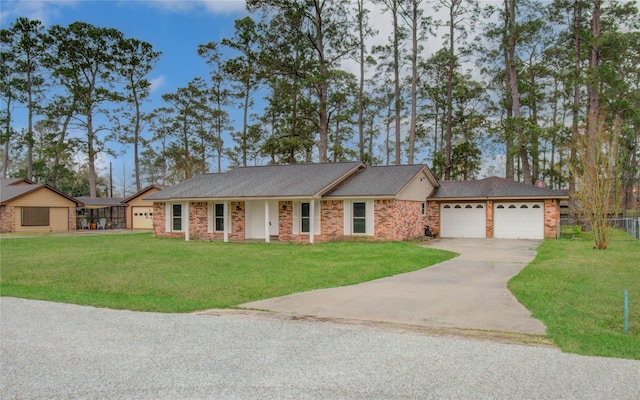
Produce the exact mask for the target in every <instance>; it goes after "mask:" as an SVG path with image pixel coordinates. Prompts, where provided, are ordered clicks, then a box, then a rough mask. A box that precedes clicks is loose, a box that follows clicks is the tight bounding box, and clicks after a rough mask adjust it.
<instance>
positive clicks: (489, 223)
mask: <svg viewBox="0 0 640 400" xmlns="http://www.w3.org/2000/svg"><path fill="white" fill-rule="evenodd" d="M486 210H487V234H486V236H485V237H487V238H492V237H493V201H491V200H487V205H486Z"/></svg>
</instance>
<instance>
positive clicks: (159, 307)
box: [0, 233, 454, 312]
mask: <svg viewBox="0 0 640 400" xmlns="http://www.w3.org/2000/svg"><path fill="white" fill-rule="evenodd" d="M453 256H454V253H450V252H446V251H440V250H435V249H428V248H423V247H418V246H415V245H414V244H411V243H350V242H340V243H324V244H315V245H296V244H285V243H272V244H266V243H220V242H212V243H204V242H197V241H190V242H185V241H183V240H175V239H157V238H154V237H153V236H152V235H151V234H146V233H143V234H123V235H90V236H89V235H87V236H73V237H54V236H49V237H37V238H11V239H1V240H0V293H1V294H2V295H3V296H14V297H23V298H30V299H42V300H51V301H58V302H65V303H75V304H85V305H93V306H98V307H109V308H115V309H129V310H144V311H160V312H189V311H194V310H204V309H210V308H223V307H235V306H237V305H239V304H242V303H245V302H250V301H254V300H260V299H266V298H270V297H276V296H283V295H287V294H291V293H296V292H303V291H308V290H314V289H320V288H329V287H336V286H344V285H352V284H355V283H359V282H364V281H369V280H372V279H377V278H381V277H385V276H391V275H396V274H399V273H403V272H409V271H415V270H418V269H421V268H425V267H428V266H430V265H433V264H436V263H439V262H441V261H444V260H447V259H449V258H451V257H453Z"/></svg>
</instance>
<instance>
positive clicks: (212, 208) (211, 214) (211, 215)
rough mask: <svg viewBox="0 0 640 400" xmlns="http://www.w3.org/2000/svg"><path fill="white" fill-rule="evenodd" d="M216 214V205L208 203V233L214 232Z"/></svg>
mask: <svg viewBox="0 0 640 400" xmlns="http://www.w3.org/2000/svg"><path fill="white" fill-rule="evenodd" d="M214 212H215V205H214V204H213V203H212V202H210V201H209V202H207V232H208V233H211V232H213V227H214Z"/></svg>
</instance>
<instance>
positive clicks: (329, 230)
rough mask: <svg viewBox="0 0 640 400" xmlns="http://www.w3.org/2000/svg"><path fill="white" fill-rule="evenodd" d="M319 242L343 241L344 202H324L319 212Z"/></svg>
mask: <svg viewBox="0 0 640 400" xmlns="http://www.w3.org/2000/svg"><path fill="white" fill-rule="evenodd" d="M320 218H321V220H322V223H321V225H320V228H321V240H325V241H339V240H344V238H345V236H344V201H342V200H324V201H322V210H321V211H320Z"/></svg>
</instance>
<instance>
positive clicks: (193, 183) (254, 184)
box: [144, 162, 364, 201]
mask: <svg viewBox="0 0 640 400" xmlns="http://www.w3.org/2000/svg"><path fill="white" fill-rule="evenodd" d="M361 168H364V164H362V163H361V162H348V163H330V164H329V163H327V164H291V165H269V166H263V167H241V168H235V169H232V170H231V171H229V172H225V173H221V174H202V175H198V176H196V177H194V178H191V179H188V180H186V181H184V182H181V183H178V184H177V185H175V186H172V187H169V188H166V189H164V190H162V191H160V192H157V193H154V194H152V195H150V196H148V197H145V198H144V199H145V200H155V201H157V200H171V199H200V198H202V199H215V198H220V199H223V198H227V199H229V198H252V197H253V198H261V197H280V198H282V197H313V196H316V195H321V194H323V193H324V192H325V191H327V190H330V189H332V188H333V187H334V186H335V185H336V184H338V183H339V182H341V181H342V180H344V179H346V178H347V177H348V176H350V175H351V174H353V173H355V172H357V171H358V170H360V169H361Z"/></svg>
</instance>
